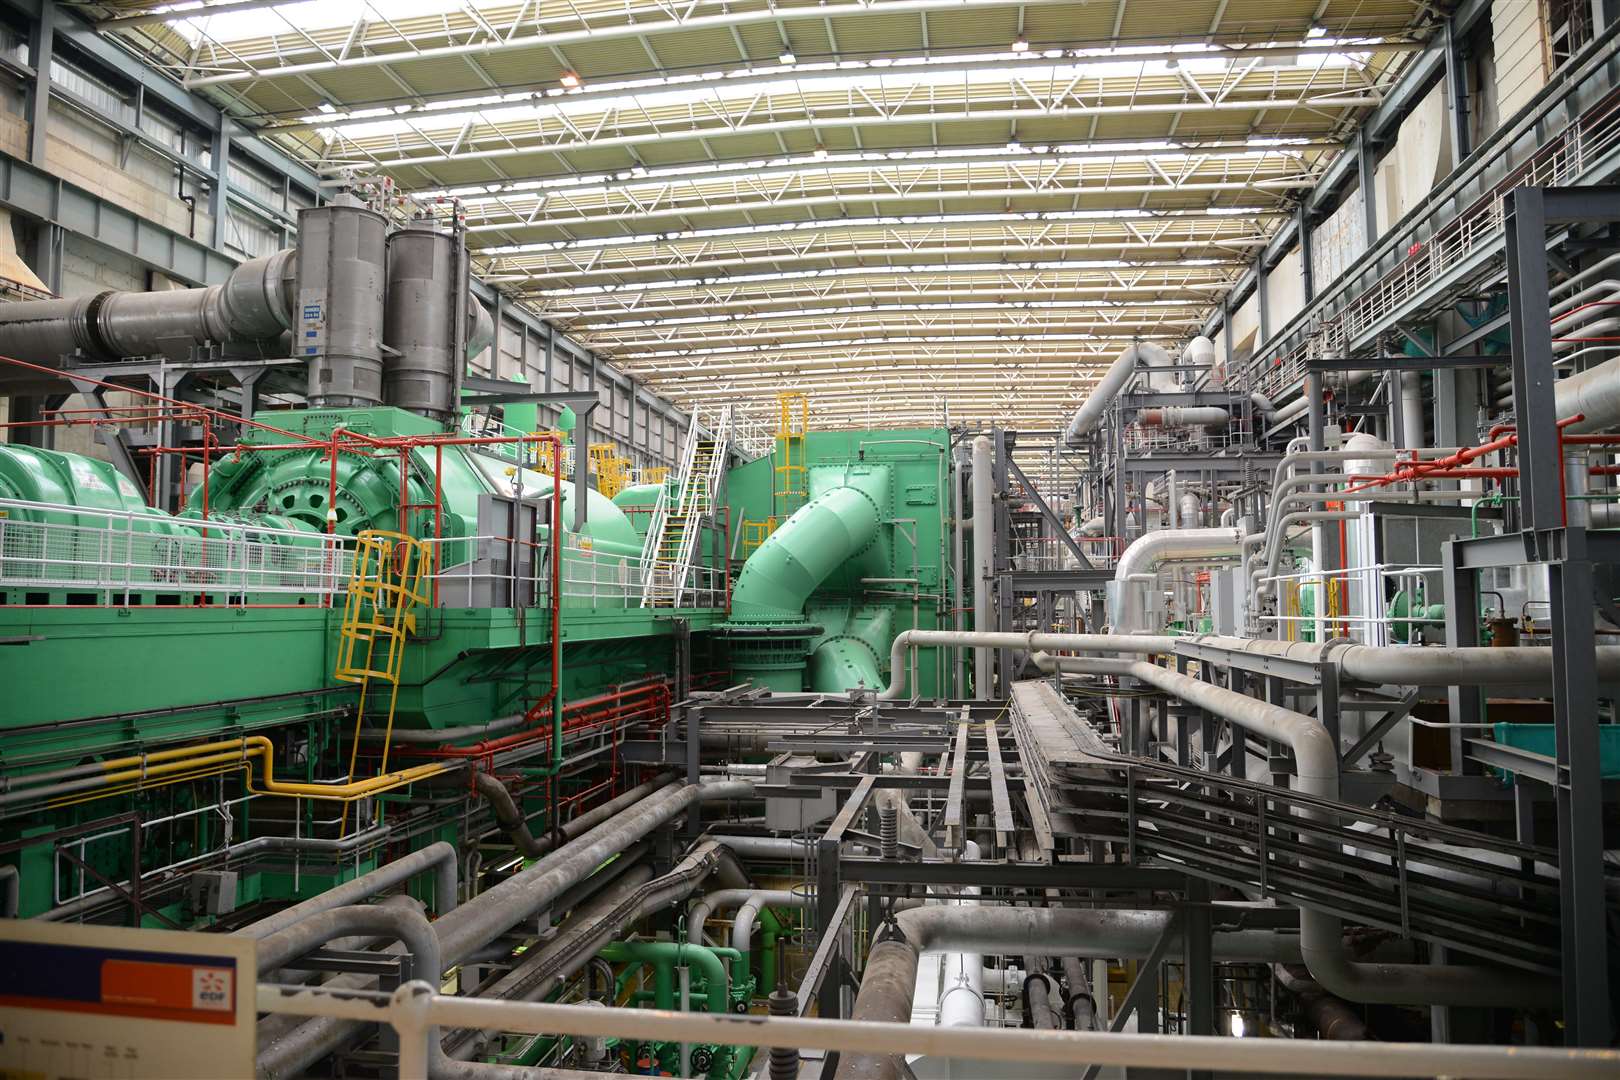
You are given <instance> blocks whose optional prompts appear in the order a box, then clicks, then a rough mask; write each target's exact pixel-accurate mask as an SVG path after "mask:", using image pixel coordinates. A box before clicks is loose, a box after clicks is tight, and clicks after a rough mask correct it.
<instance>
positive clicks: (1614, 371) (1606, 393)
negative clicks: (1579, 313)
mask: <svg viewBox="0 0 1620 1080" xmlns="http://www.w3.org/2000/svg"><path fill="white" fill-rule="evenodd" d="M3 310H4V309H3V308H0V311H3ZM1553 393H1554V396H1555V400H1556V401H1557V409H1556V410H1555V411H1556V412H1557V413H1558V415H1559V417H1560V418H1563V417H1570V416H1580V417H1581V418H1582V419H1580V420H1578V421H1577V422H1575V423H1573V424H1571V425H1569V427H1567V428H1565V429H1564V430H1565V431H1567V432H1572V433H1573V432H1581V431H1600V430H1602V429H1604V428H1610V427H1614V426H1615V425H1616V424H1620V356H1617V357H1615V358H1613V359H1611V360H1606V361H1604V362H1603V363H1601V364H1599V365H1598V366H1597V367H1594V368H1588V369H1587V370H1586V371H1583V372H1580V373H1579V374H1576V375H1571V376H1570V377H1569V378H1567V379H1560V380H1559V381H1558V382H1557V384H1556V385H1555V386H1554V387H1553Z"/></svg>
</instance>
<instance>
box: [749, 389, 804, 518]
mask: <svg viewBox="0 0 1620 1080" xmlns="http://www.w3.org/2000/svg"><path fill="white" fill-rule="evenodd" d="M776 406H777V424H776V450H777V454H776V468H775V470H774V472H773V474H772V481H771V516H770V518H769V519H768V521H769V523H770V529H767V530H766V535H767V536H768V535H770V531H771V530H774V529H775V528H776V523H777V522H780V521H786V520H787V519H788V518H790V517H792V516H793V512H794V511H795V510H797V509H798V508H799V507H801V506H803V505H804V504H805V503H806V502H807V501H809V498H810V491H809V483H808V478H809V472H810V470H809V467H808V466H807V465H806V464H805V457H804V436H805V433H806V432H807V431H809V430H810V395H808V394H804V393H801V392H799V391H797V390H785V391H783V392H782V393H780V394H777V395H776ZM763 539H764V538H763V537H761V540H763Z"/></svg>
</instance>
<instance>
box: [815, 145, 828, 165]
mask: <svg viewBox="0 0 1620 1080" xmlns="http://www.w3.org/2000/svg"><path fill="white" fill-rule="evenodd" d="M815 157H816V160H817V161H826V160H827V148H826V147H825V146H823V145H821V144H820V143H816V153H815Z"/></svg>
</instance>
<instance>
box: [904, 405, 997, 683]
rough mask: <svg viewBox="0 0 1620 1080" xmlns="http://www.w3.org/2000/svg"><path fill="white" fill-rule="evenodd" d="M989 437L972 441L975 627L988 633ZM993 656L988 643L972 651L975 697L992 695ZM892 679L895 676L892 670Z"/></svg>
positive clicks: (992, 546) (991, 538)
mask: <svg viewBox="0 0 1620 1080" xmlns="http://www.w3.org/2000/svg"><path fill="white" fill-rule="evenodd" d="M991 450H992V447H991V445H990V440H989V439H987V438H985V437H984V436H983V435H980V436H979V437H978V438H976V439H974V440H973V475H972V484H973V629H974V630H975V631H977V632H979V633H985V632H987V631H989V630H990V628H991V627H992V626H993V625H994V624H995V620H994V619H992V618H991V615H990V609H991V596H990V586H991V581H992V579H993V578H994V575H995V572H996V566H995V556H996V527H995V478H994V476H993V475H992V473H991V463H990V456H991ZM992 662H993V656H992V654H991V652H990V650H989V649H988V648H987V647H985V646H982V645H981V646H979V647H978V648H976V649H974V650H973V696H974V697H976V698H978V699H979V700H980V701H984V700H987V699H988V698H989V697H990V691H991V681H992V679H993V677H994V676H993V674H992V666H991V665H992ZM890 678H893V672H892V670H891V673H890Z"/></svg>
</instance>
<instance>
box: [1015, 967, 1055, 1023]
mask: <svg viewBox="0 0 1620 1080" xmlns="http://www.w3.org/2000/svg"><path fill="white" fill-rule="evenodd" d="M1056 997H1057V994H1056V993H1055V988H1054V987H1053V985H1052V977H1051V976H1050V975H1046V974H1036V973H1033V972H1032V973H1031V974H1030V975H1029V977H1028V978H1026V979H1025V980H1024V1005H1025V1009H1024V1019H1025V1021H1026V1023H1025V1025H1024V1026H1025V1027H1032V1028H1039V1029H1041V1030H1043V1031H1052V1030H1055V1029H1057V1028H1061V1027H1063V1026H1064V1025H1063V1023H1062V1014H1061V1013H1060V1012H1059V1010H1058V1008H1057V1006H1055V1005H1053V1004H1052V1001H1053V999H1055V998H1056Z"/></svg>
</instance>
